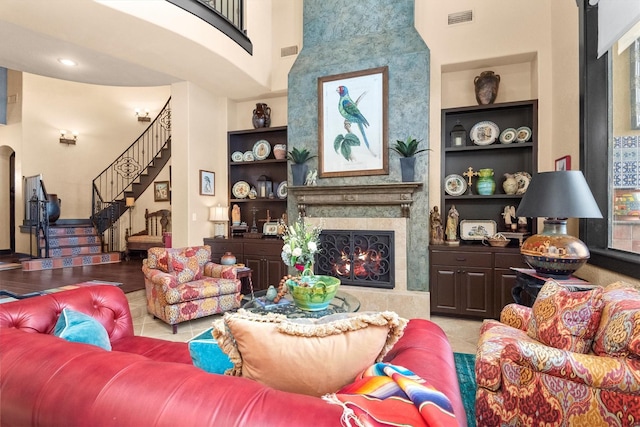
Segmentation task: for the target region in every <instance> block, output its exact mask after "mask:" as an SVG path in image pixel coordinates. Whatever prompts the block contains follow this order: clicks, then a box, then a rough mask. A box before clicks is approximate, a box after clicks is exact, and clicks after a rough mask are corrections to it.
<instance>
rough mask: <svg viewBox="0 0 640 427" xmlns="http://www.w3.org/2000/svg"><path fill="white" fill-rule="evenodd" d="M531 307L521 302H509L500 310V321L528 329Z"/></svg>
mask: <svg viewBox="0 0 640 427" xmlns="http://www.w3.org/2000/svg"><path fill="white" fill-rule="evenodd" d="M530 318H531V308H530V307H526V306H524V305H520V304H507V305H506V306H504V308H503V309H502V311H501V312H500V322H501V323H504V324H505V325H508V326H511V327H513V328H518V329H520V330H521V331H526V330H527V325H528V324H529V319H530Z"/></svg>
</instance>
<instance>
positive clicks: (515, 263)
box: [495, 253, 530, 268]
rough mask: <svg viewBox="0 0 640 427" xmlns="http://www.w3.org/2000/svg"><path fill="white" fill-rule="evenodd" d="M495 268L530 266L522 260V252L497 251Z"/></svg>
mask: <svg viewBox="0 0 640 427" xmlns="http://www.w3.org/2000/svg"><path fill="white" fill-rule="evenodd" d="M495 267H496V268H511V267H515V268H530V267H529V266H528V265H527V263H526V262H524V258H523V256H522V254H505V253H497V254H496V265H495Z"/></svg>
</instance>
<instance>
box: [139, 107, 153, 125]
mask: <svg viewBox="0 0 640 427" xmlns="http://www.w3.org/2000/svg"><path fill="white" fill-rule="evenodd" d="M136 117H137V118H138V121H139V122H150V121H151V117H149V110H144V116H141V115H140V109H139V108H136Z"/></svg>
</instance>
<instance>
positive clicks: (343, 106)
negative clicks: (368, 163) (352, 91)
mask: <svg viewBox="0 0 640 427" xmlns="http://www.w3.org/2000/svg"><path fill="white" fill-rule="evenodd" d="M336 91H337V92H338V95H340V99H339V100H338V111H340V114H341V115H342V117H344V118H345V128H347V130H349V129H348V124H347V123H346V122H349V123H356V124H357V125H358V129H360V133H361V134H362V138H363V139H364V145H366V146H367V149H369V151H370V152H371V154H373V155H374V156H375V154H374V153H373V151H371V148H370V147H369V140H368V139H367V134H366V133H365V131H364V128H365V127H367V126H369V122H368V121H367V119H366V118H365V117H364V116H363V115H362V113H361V112H360V109H359V108H358V101H360V98H361V97H362V95H361V96H360V98H358V100H357V101H356V102H354V101H353V100H352V99H351V97H350V96H349V90H348V89H347V87H346V86H338V89H336ZM363 95H364V94H363Z"/></svg>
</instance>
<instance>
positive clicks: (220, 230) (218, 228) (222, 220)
mask: <svg viewBox="0 0 640 427" xmlns="http://www.w3.org/2000/svg"><path fill="white" fill-rule="evenodd" d="M209 221H213V235H214V236H213V237H224V235H225V232H224V231H225V229H226V223H227V222H229V208H228V207H226V206H220V205H218V206H212V207H210V208H209Z"/></svg>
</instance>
